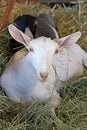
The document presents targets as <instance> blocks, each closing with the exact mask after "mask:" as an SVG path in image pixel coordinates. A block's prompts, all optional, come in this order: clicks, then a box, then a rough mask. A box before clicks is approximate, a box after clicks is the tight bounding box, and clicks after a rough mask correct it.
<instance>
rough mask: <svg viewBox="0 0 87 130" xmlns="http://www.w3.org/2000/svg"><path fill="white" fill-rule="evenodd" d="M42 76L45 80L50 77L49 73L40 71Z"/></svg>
mask: <svg viewBox="0 0 87 130" xmlns="http://www.w3.org/2000/svg"><path fill="white" fill-rule="evenodd" d="M40 76H41V78H42V79H43V80H45V79H47V77H48V73H40Z"/></svg>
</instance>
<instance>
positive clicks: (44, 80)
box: [39, 78, 47, 82]
mask: <svg viewBox="0 0 87 130" xmlns="http://www.w3.org/2000/svg"><path fill="white" fill-rule="evenodd" d="M39 80H40V82H46V81H47V79H42V78H40V79H39Z"/></svg>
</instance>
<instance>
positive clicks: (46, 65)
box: [9, 25, 81, 81]
mask: <svg viewBox="0 0 87 130" xmlns="http://www.w3.org/2000/svg"><path fill="white" fill-rule="evenodd" d="M9 32H10V34H11V36H12V37H13V38H14V39H15V40H16V41H18V42H20V43H22V44H23V45H24V46H25V47H26V48H27V49H28V51H29V53H28V55H27V58H28V59H29V61H30V62H31V63H32V66H33V67H34V69H35V71H36V73H37V76H38V78H39V79H40V80H42V81H44V80H46V79H47V78H48V76H49V71H50V68H51V65H52V60H53V59H54V58H55V57H56V54H57V53H58V49H59V48H60V47H61V46H65V45H68V46H69V45H72V44H73V43H75V42H76V41H77V40H78V39H79V37H80V36H81V32H76V33H73V34H71V35H68V36H66V37H63V38H60V39H55V40H51V39H50V38H46V37H39V38H36V39H33V40H31V38H29V37H28V36H26V35H25V34H24V33H23V32H21V31H20V30H19V29H17V28H16V27H15V26H14V25H9Z"/></svg>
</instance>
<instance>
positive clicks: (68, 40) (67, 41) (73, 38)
mask: <svg viewBox="0 0 87 130" xmlns="http://www.w3.org/2000/svg"><path fill="white" fill-rule="evenodd" d="M80 37H81V32H80V31H78V32H76V33H73V34H71V35H68V36H66V37H63V38H60V39H58V41H57V40H55V41H56V42H58V44H59V46H60V47H61V46H67V45H72V44H74V43H76V42H77V41H78V39H79V38H80Z"/></svg>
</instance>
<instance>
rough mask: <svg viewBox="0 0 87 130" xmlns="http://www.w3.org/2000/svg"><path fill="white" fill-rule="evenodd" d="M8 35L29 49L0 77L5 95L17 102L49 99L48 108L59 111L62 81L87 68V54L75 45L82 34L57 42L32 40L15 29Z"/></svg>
mask: <svg viewBox="0 0 87 130" xmlns="http://www.w3.org/2000/svg"><path fill="white" fill-rule="evenodd" d="M9 32H10V34H11V36H12V37H13V38H14V39H15V40H17V41H18V42H20V43H22V44H23V45H24V46H25V47H26V48H24V49H22V50H20V51H18V52H17V53H16V54H15V55H14V56H13V57H12V58H11V59H10V61H9V64H8V66H7V68H6V69H5V71H4V72H3V74H2V76H1V79H0V83H1V86H2V88H3V89H4V91H5V93H6V94H7V95H8V96H9V97H10V98H12V99H13V100H16V101H18V102H19V101H20V102H28V101H32V100H36V99H49V98H50V101H49V103H48V104H49V106H50V107H51V108H52V107H53V108H55V107H57V105H58V104H59V102H60V96H59V93H58V91H57V88H58V89H59V88H60V86H61V82H60V79H61V80H62V81H65V80H68V79H69V78H71V77H73V76H75V75H76V74H77V73H79V72H80V73H79V75H80V74H82V72H83V64H84V65H85V66H87V54H86V53H85V52H84V51H83V50H82V49H81V48H80V47H79V46H78V45H76V44H75V42H76V41H77V40H78V39H79V37H80V36H81V33H80V32H76V33H74V34H71V35H69V36H67V37H64V38H60V39H56V40H51V39H50V38H46V37H39V38H36V39H33V40H31V39H30V38H29V37H28V36H26V35H25V34H24V33H22V32H21V31H20V30H18V29H17V28H16V27H15V26H13V25H9ZM63 46H64V47H63ZM74 49H75V50H74ZM58 50H59V53H58ZM68 54H69V55H68ZM68 62H69V63H68ZM67 64H68V66H67ZM53 66H54V67H55V69H54V67H53ZM68 67H69V68H68ZM55 70H56V72H57V75H58V76H59V82H58V85H57V88H56V87H54V86H55V84H56V73H55ZM67 72H68V77H67Z"/></svg>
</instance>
